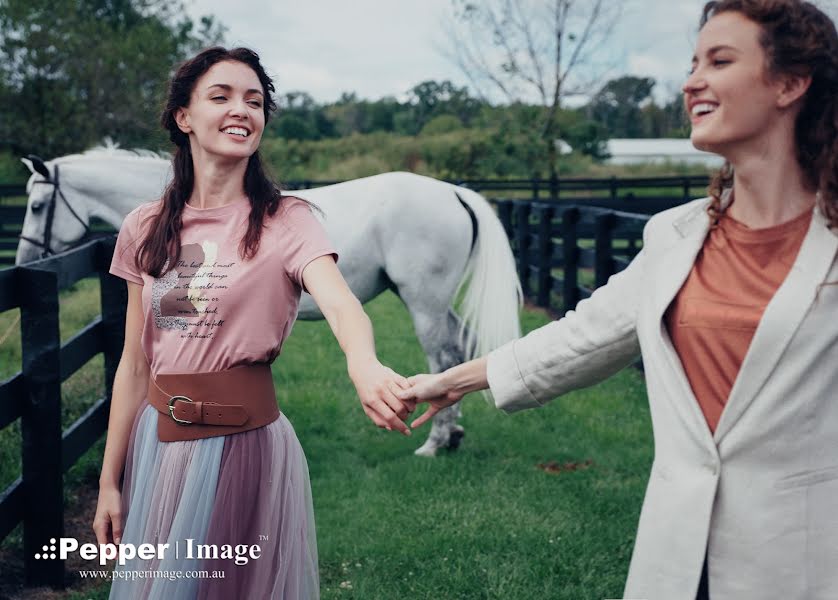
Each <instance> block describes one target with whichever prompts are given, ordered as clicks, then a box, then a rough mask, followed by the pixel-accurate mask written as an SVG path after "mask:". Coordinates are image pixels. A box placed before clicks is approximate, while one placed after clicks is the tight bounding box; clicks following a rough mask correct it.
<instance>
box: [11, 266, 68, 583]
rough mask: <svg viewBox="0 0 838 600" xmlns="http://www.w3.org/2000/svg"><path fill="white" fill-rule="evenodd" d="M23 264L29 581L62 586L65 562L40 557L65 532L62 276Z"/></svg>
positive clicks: (23, 428) (24, 451)
mask: <svg viewBox="0 0 838 600" xmlns="http://www.w3.org/2000/svg"><path fill="white" fill-rule="evenodd" d="M18 269H19V273H20V283H21V298H22V300H23V301H22V302H21V306H20V336H21V350H22V363H23V368H22V371H23V377H24V380H25V382H26V390H27V392H28V398H27V404H26V408H25V409H24V413H23V415H22V416H21V438H22V463H23V464H22V467H23V476H22V480H23V494H24V502H25V507H24V514H23V554H24V559H23V560H24V581H25V584H26V585H51V586H53V587H56V588H62V589H63V587H64V561H63V560H59V559H52V560H44V559H40V560H38V559H36V558H35V554H38V555H41V554H43V553H44V548H43V547H44V545H46V546H47V548H49V550H50V552H49V554H50V558H52V553H53V552H55V550H52V548H53V547H57V542H58V538H60V537H62V536H63V535H64V476H63V469H62V456H61V450H62V448H61V446H62V444H61V438H62V431H61V364H60V363H61V356H60V348H61V336H60V332H59V329H58V277H57V275H56V274H55V273H53V272H50V271H41V270H37V269H31V268H25V267H18ZM53 540H55V541H53ZM53 544H54V545H53ZM51 545H52V546H51ZM56 554H57V553H56Z"/></svg>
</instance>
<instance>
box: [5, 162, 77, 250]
mask: <svg viewBox="0 0 838 600" xmlns="http://www.w3.org/2000/svg"><path fill="white" fill-rule="evenodd" d="M21 161H22V162H23V164H25V165H26V166H27V167H28V168H29V170H30V171H31V172H32V175H31V176H30V177H29V181H28V182H27V184H26V192H27V194H28V195H29V199H28V201H27V204H26V216H25V217H24V219H23V227H22V230H21V235H20V243H19V244H18V248H17V255H16V256H15V264H17V265H20V264H23V263H27V262H30V261H33V260H37V259H39V258H46V257H47V256H50V255H53V254H58V253H60V252H63V251H65V250H67V249H69V248H72V247H73V246H75V245H77V243H78V242H79V241H80V240H82V238H83V237H84V236H85V234H86V233H88V232H89V231H90V227H89V215H88V214H87V211H86V209H85V207H86V203H85V202H82V201H76V202H74V201H73V199H74V197H75V196H77V195H78V192H77V191H76V190H75V189H74V188H73V186H72V184H71V179H70V180H68V179H67V178H66V177H64V175H65V173H64V171H63V170H60V169H59V164H58V162H57V161H50V162H45V161H44V160H43V159H41V158H39V157H38V156H35V155H34V154H30V155H29V156H28V157H27V158H22V159H21Z"/></svg>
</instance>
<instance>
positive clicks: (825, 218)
mask: <svg viewBox="0 0 838 600" xmlns="http://www.w3.org/2000/svg"><path fill="white" fill-rule="evenodd" d="M692 64H693V69H692V71H691V74H690V76H689V78H688V79H687V81H686V83H685V84H684V87H683V91H684V96H685V105H686V108H687V110H688V111H689V113H690V117H691V121H692V126H693V127H692V135H691V138H692V141H693V143H694V145H695V146H696V147H698V148H701V149H704V150H708V151H712V152H716V153H718V154H721V155H723V156H724V157H725V158H726V159H727V163H726V165H725V168H723V170H722V172H721V173H720V174H719V175H718V176H717V177H716V178H715V180H714V182H713V184H712V185H711V187H710V197H709V198H705V199H702V200H697V201H694V202H691V203H688V204H685V205H683V206H679V207H677V208H673V209H671V210H667V211H664V212H662V213H659V214H657V215H655V216H654V217H652V218H651V219H650V220H649V222H648V225H647V226H646V229H645V231H644V244H643V249H642V251H641V252H640V253H639V254H638V255H637V257H636V258H635V259H634V261H632V263H631V264H630V265H629V266H628V267H627V268H626V269H625V270H624V271H622V272H621V273H618V274H616V275H614V276H613V277H611V279H610V280H609V281H608V283H607V285H605V286H603V287H601V288H599V289H598V290H596V291H595V292H594V294H593V295H592V296H591V297H590V298H589V299H586V300H583V301H581V302H580V303H579V304H578V306H577V307H576V309H575V310H572V311H569V312H568V313H567V314H566V315H565V317H564V318H562V319H560V320H558V321H555V322H553V323H550V324H548V325H546V326H544V327H542V328H540V329H537V330H535V331H533V332H532V333H530V334H529V335H527V336H525V337H523V338H521V339H519V340H516V341H514V342H510V343H508V344H506V345H505V346H503V347H501V348H499V349H497V350H495V351H493V352H491V353H490V354H489V355H488V356H487V357H483V358H479V359H476V360H473V361H470V362H467V363H464V364H462V365H459V366H457V367H453V368H451V369H449V370H447V371H445V372H443V373H440V374H435V375H417V376H414V377H412V378H411V379H410V381H411V383H412V387H411V388H410V389H409V390H406V391H404V392H403V397H404V398H405V399H407V398H414V399H417V400H420V401H426V402H428V403H429V404H430V408H429V410H428V411H427V412H426V413H425V414H424V415H422V416H421V417H420V418H419V419H417V420H416V421H415V422H414V426H418V425H421V424H422V423H424V422H425V421H427V420H428V419H429V418H431V417H432V416H433V414H435V412H437V411H438V410H439V409H441V408H443V407H445V406H447V405H450V404H452V403H454V402H456V401H458V400H459V399H460V398H461V397H462V396H463V395H464V394H465V393H467V392H470V391H474V390H479V389H485V388H487V387H488V388H490V390H491V392H492V395H493V398H494V402H495V404H496V405H497V407H498V408H501V409H503V410H505V411H507V412H513V411H517V410H521V409H525V408H535V407H538V406H541V405H542V404H544V403H545V402H548V401H550V400H551V399H553V398H555V397H556V396H559V395H560V394H563V393H565V392H568V391H570V390H573V389H576V388H580V387H584V386H588V385H591V384H594V383H596V382H599V381H601V380H602V379H604V378H606V377H608V376H610V375H611V374H613V373H615V372H616V371H618V370H620V369H622V368H623V367H625V366H626V365H628V364H630V363H632V362H633V361H634V360H635V359H636V357H637V355H638V354H642V357H643V361H644V365H645V376H646V383H647V389H648V397H649V405H650V411H651V417H652V425H653V431H654V442H655V458H654V462H653V466H652V470H651V474H650V478H649V483H648V487H647V490H646V495H645V499H644V502H643V508H642V511H641V515H640V522H639V525H638V531H637V537H636V542H635V547H634V552H633V555H632V560H631V565H630V568H629V574H628V580H627V582H626V588H625V597H626V598H645V599H646V600H678V599H689V600H691V599H693V598H696V597H699V598H708V597H709V598H712V599H713V600H748V599H753V600H757V599H759V600H764V599H767V598H777V599H782V600H804V599H806V600H811V599H824V600H826V599H836V598H838V260H836V251H837V250H838V233H836V232H838V229H836V226H838V135H836V134H838V36H836V31H835V26H834V24H833V23H832V21H831V20H830V19H829V18H828V17H827V16H826V15H825V14H824V13H823V12H821V11H820V10H818V9H817V8H815V7H814V6H812V5H811V4H809V3H808V2H803V1H801V0H721V1H719V2H709V3H708V4H707V5H706V6H705V9H704V13H703V17H702V20H701V29H700V32H699V38H698V43H697V47H696V54H695V56H694V58H693V61H692ZM801 224H802V225H801ZM729 226H733V227H734V228H736V229H737V231H739V232H740V233H742V234H743V235H745V236H746V237H747V236H750V237H749V239H750V240H751V241H753V240H754V238H756V240H757V241H759V240H760V236H761V235H762V233H763V232H769V231H770V232H774V233H775V234H776V232H780V233H781V235H779V237H778V236H777V235H774V237H773V238H772V239H773V240H774V241H775V242H777V243H784V241H785V240H784V237H783V236H786V235H790V234H788V232H791V231H793V230H795V228H799V240H798V242H797V243H796V245H794V251H793V253H791V255H783V256H780V255H776V256H775V255H772V254H770V253H769V254H768V255H765V254H763V255H761V258H760V260H761V261H762V262H760V263H759V268H757V269H755V270H752V271H754V272H749V277H755V278H757V279H759V277H760V276H761V275H760V270H761V269H763V268H764V269H765V271H766V272H768V271H771V270H772V269H775V267H776V268H779V269H780V272H782V273H783V278H782V280H781V281H777V282H775V283H776V285H775V286H774V287H772V288H771V293H770V295H769V296H768V297H766V298H765V299H764V302H763V303H762V304H761V305H751V304H748V303H747V302H745V304H744V305H743V306H741V307H737V306H733V307H732V308H730V307H727V306H726V305H724V303H716V304H715V305H714V306H715V308H718V307H719V306H722V308H723V310H715V311H713V310H710V311H704V312H703V313H702V310H704V309H703V308H702V306H704V307H705V308H706V306H709V305H701V304H698V305H696V306H693V307H690V308H689V309H688V310H686V311H682V312H681V313H679V314H681V317H680V318H679V319H675V320H672V319H669V318H668V316H669V314H670V313H669V311H670V310H675V309H676V308H677V305H678V302H679V301H680V300H684V298H683V295H684V293H685V292H684V290H685V289H686V288H687V286H688V285H693V283H695V281H693V279H695V278H696V277H697V276H699V277H698V279H697V280H696V281H697V282H698V285H705V287H706V285H709V286H710V287H712V285H713V283H714V282H713V281H712V277H711V281H704V282H702V281H700V275H701V268H703V267H704V266H706V265H705V264H704V263H705V262H706V261H709V260H710V259H711V258H712V257H714V256H715V257H716V258H715V260H717V261H718V260H719V259H722V260H723V261H726V262H727V263H728V264H727V265H722V266H723V267H724V268H727V267H731V268H739V267H740V266H741V265H739V264H738V261H739V260H740V258H741V257H740V255H739V254H736V253H735V252H734V250H735V248H736V247H737V246H736V244H735V243H734V242H736V240H737V239H738V238H734V237H731V238H730V240H729V242H730V243H728V242H727V241H725V239H726V238H717V239H716V241H711V240H712V239H714V236H719V235H723V234H722V233H720V232H722V231H723V230H724V229H725V227H729ZM719 239H720V240H721V241H718V240H719ZM736 243H738V242H736ZM711 246H712V247H711ZM745 248H746V250H747V249H748V248H749V247H747V246H746V247H745ZM784 252H785V253H786V254H789V251H788V250H786V251H784ZM783 262H785V263H786V265H785V266H783V265H782V263H783ZM775 270H776V269H775ZM691 278H693V279H691ZM691 281H693V283H690V282H691ZM833 284H834V285H833ZM737 285H739V282H738V281H736V280H734V281H731V282H729V285H728V284H727V283H726V284H725V286H721V287H730V286H733V288H734V289H736V286H737ZM717 287H719V286H717ZM717 291H719V290H717ZM725 291H728V292H729V291H730V290H720V293H724V292H725ZM737 293H740V292H737ZM741 293H742V294H743V295H745V296H747V295H749V294H750V293H751V291H750V290H749V289H746V288H743V289H742V291H741ZM687 300H689V298H687ZM740 308H741V309H742V310H739V309H740ZM690 311H694V312H695V313H696V314H698V315H699V316H700V317H701V319H704V320H705V321H706V322H707V323H709V325H708V327H706V328H705V329H703V330H702V329H701V328H699V329H696V331H698V330H701V331H703V332H704V333H703V335H705V336H706V335H707V334H708V332H710V335H711V337H710V338H709V339H707V338H705V339H703V340H702V343H704V342H706V343H707V345H708V346H709V347H710V348H711V349H713V348H716V347H719V348H721V349H722V350H725V349H726V346H725V344H726V343H727V342H726V339H727V338H726V336H727V335H728V334H729V333H730V332H731V331H739V330H741V331H747V328H748V323H747V320H748V319H751V320H752V325H753V327H752V329H751V331H750V332H748V333H747V335H746V343H747V342H749V344H748V345H746V346H745V348H744V349H745V350H747V352H746V353H744V356H738V357H737V356H735V354H736V353H735V352H732V353H731V357H728V356H726V355H725V354H724V352H722V351H716V350H714V351H712V352H709V353H705V355H704V356H703V360H705V361H708V360H709V361H711V364H712V363H713V361H715V364H716V365H717V367H718V368H716V369H712V370H711V371H710V372H709V373H703V372H699V371H700V369H698V370H697V369H693V371H692V373H689V372H688V371H690V369H689V368H688V367H687V365H689V364H692V365H693V367H695V360H694V359H695V356H694V353H693V354H690V353H689V352H687V351H686V350H685V351H684V352H681V351H680V350H679V347H676V344H675V343H674V342H673V340H675V339H677V338H678V336H677V335H676V332H677V333H678V334H681V333H685V332H686V333H687V334H689V333H690V332H689V331H687V330H686V329H681V326H682V325H684V324H687V325H689V319H691V318H692V317H691V316H689V315H690V314H691V313H690ZM740 317H741V319H742V320H743V322H742V323H738V321H737V320H738V319H740ZM714 321H717V322H714ZM707 323H705V324H707ZM740 325H741V327H740ZM688 341H689V340H688ZM684 347H685V348H686V349H687V350H689V344H686V345H685V346H684ZM692 350H693V351H694V350H695V347H693V348H692ZM743 352H744V351H743ZM699 366H700V364H699ZM731 368H732V373H733V378H732V380H731V381H729V382H728V384H729V385H728V388H726V391H725V393H724V396H723V397H721V398H720V399H718V400H719V402H720V405H719V409H720V410H719V413H720V414H717V415H716V417H718V418H713V404H712V403H713V399H712V398H705V397H700V396H701V395H703V394H705V392H704V391H703V390H705V389H707V388H706V386H704V385H703V384H704V383H707V382H708V381H709V382H710V383H711V384H714V385H715V383H717V379H718V377H717V375H718V373H717V372H716V371H730V370H731ZM708 378H709V379H708ZM699 389H700V390H702V394H700V395H699V396H697V393H696V390H699ZM707 395H710V394H707ZM722 409H723V410H722ZM708 584H709V585H708ZM708 588H709V590H708ZM708 594H709V595H708Z"/></svg>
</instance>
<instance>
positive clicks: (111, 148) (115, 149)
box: [56, 138, 172, 164]
mask: <svg viewBox="0 0 838 600" xmlns="http://www.w3.org/2000/svg"><path fill="white" fill-rule="evenodd" d="M91 158H130V159H133V160H136V159H141V160H142V159H151V160H171V159H172V155H171V154H170V153H169V152H165V151H160V152H155V151H154V150H147V149H144V148H132V149H130V150H128V149H125V148H120V147H119V144H117V143H116V142H114V141H113V140H111V139H110V138H105V141H104V142H103V143H102V144H99V145H98V146H93V147H92V148H88V149H87V150H85V151H84V152H81V153H79V154H68V155H67V156H62V157H60V158H57V159H56V162H58V163H59V164H62V163H65V162H71V161H75V160H83V159H91Z"/></svg>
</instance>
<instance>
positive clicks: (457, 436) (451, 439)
mask: <svg viewBox="0 0 838 600" xmlns="http://www.w3.org/2000/svg"><path fill="white" fill-rule="evenodd" d="M465 436H466V432H465V431H464V430H463V428H462V427H457V428H456V429H454V430H453V431H452V432H451V435H450V436H448V445H447V446H446V448H448V449H449V450H456V449H457V448H459V447H460V443H461V442H462V441H463V438H464V437H465Z"/></svg>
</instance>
